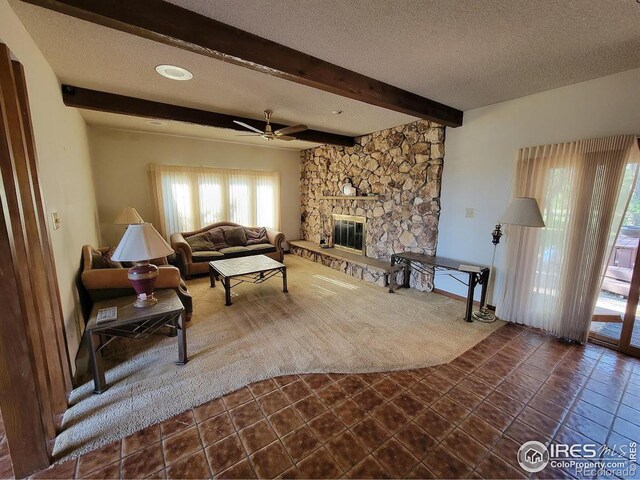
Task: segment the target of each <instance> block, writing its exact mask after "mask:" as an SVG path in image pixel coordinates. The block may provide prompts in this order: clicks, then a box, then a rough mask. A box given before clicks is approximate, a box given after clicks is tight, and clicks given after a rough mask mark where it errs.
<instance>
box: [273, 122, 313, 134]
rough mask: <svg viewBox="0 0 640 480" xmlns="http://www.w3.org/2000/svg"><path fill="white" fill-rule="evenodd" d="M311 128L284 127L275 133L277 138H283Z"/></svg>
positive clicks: (301, 126) (298, 126) (302, 126)
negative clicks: (282, 136)
mask: <svg viewBox="0 0 640 480" xmlns="http://www.w3.org/2000/svg"><path fill="white" fill-rule="evenodd" d="M308 128H309V127H307V126H306V125H302V124H300V125H292V126H290V127H284V128H281V129H280V130H276V131H275V132H273V133H275V134H276V135H277V136H281V135H290V134H292V133H298V132H302V131H304V130H307V129H308Z"/></svg>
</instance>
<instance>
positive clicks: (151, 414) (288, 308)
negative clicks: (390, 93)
mask: <svg viewBox="0 0 640 480" xmlns="http://www.w3.org/2000/svg"><path fill="white" fill-rule="evenodd" d="M285 263H286V264H287V270H288V283H289V293H286V294H285V293H282V291H281V288H282V282H281V281H280V278H272V279H270V280H268V281H266V282H264V283H262V284H260V285H251V284H243V285H240V286H238V287H236V288H235V289H233V297H232V298H233V305H232V306H229V307H225V306H224V290H223V289H222V288H221V286H220V285H219V284H218V286H217V287H216V288H210V287H209V280H208V278H206V277H201V278H197V279H194V280H190V281H189V282H188V286H189V290H190V291H191V293H192V295H193V304H194V315H193V319H192V321H191V322H190V324H189V326H188V329H187V345H188V355H189V362H188V363H187V364H186V365H184V366H178V365H176V364H175V360H176V358H177V343H176V339H175V338H170V337H165V336H154V337H152V338H150V339H147V340H143V341H137V342H136V341H130V340H120V339H118V340H116V341H115V342H112V343H111V344H110V345H109V347H110V350H109V353H108V356H107V358H106V362H105V363H106V365H105V367H106V369H107V370H106V380H107V383H108V384H109V385H110V388H109V389H108V390H107V391H106V392H105V393H103V394H101V395H94V394H93V393H92V389H93V383H92V382H87V383H85V384H84V385H82V386H80V387H78V388H76V389H75V390H74V391H73V392H72V394H71V398H70V404H71V407H70V408H69V409H68V410H67V412H66V413H65V415H64V420H63V430H62V432H61V433H60V435H59V436H58V438H57V439H56V442H55V447H54V454H55V456H56V459H58V460H65V459H68V458H73V457H76V456H78V455H80V454H82V453H85V452H87V451H90V450H93V449H95V448H97V447H99V446H102V445H106V444H108V443H111V442H112V441H114V440H117V439H119V438H124V437H125V436H127V435H129V434H131V433H133V432H135V431H137V430H139V429H142V428H144V427H147V426H149V425H151V424H154V423H158V422H160V421H162V420H165V419H167V418H170V417H172V416H174V415H176V414H178V413H180V412H182V411H184V410H187V409H189V408H192V407H195V406H197V405H200V404H202V403H204V402H206V401H208V400H211V399H213V398H216V397H219V396H222V395H224V394H226V393H229V392H231V391H234V390H237V389H238V388H241V387H243V386H245V385H247V384H249V383H252V382H255V381H259V380H263V379H265V378H268V377H274V376H278V375H284V374H292V373H317V372H324V373H332V372H334V373H365V372H374V371H391V370H402V369H409V368H421V367H427V366H433V365H438V364H442V363H447V362H450V361H451V360H453V359H454V358H456V357H457V356H459V355H460V354H462V353H463V352H465V351H466V350H467V349H469V348H471V347H473V346H474V345H475V344H476V343H478V342H479V341H481V340H482V339H484V338H485V337H487V336H488V335H489V334H491V332H493V331H494V330H496V329H497V328H499V327H500V326H501V325H502V322H499V321H498V322H495V323H492V324H486V323H479V322H474V323H466V322H465V321H464V320H463V315H464V308H465V305H464V303H463V302H461V301H458V300H454V299H451V298H448V297H445V296H442V295H438V294H434V293H424V292H419V291H416V290H413V289H400V290H398V291H397V293H394V294H390V293H387V290H386V289H385V288H383V287H380V286H378V285H375V284H372V283H368V282H365V281H362V280H358V279H355V278H353V277H351V276H348V275H346V274H344V273H341V272H339V271H336V270H332V269H330V268H328V267H324V266H321V265H319V264H316V263H313V262H311V261H309V260H305V259H302V258H299V257H297V256H294V255H288V256H287V257H286V259H285Z"/></svg>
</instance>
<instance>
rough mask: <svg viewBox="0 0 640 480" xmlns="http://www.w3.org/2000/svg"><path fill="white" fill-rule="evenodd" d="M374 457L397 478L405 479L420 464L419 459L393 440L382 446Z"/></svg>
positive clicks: (375, 452)
mask: <svg viewBox="0 0 640 480" xmlns="http://www.w3.org/2000/svg"><path fill="white" fill-rule="evenodd" d="M372 455H373V457H374V458H375V459H376V460H377V461H378V462H379V463H380V465H382V466H383V467H384V469H385V470H386V471H387V472H389V473H391V474H392V475H393V476H394V477H397V478H400V477H405V476H406V475H407V474H408V473H409V472H410V471H411V470H413V468H414V467H415V466H416V465H417V464H418V459H417V458H416V457H414V456H413V455H412V454H411V453H410V452H409V451H408V450H407V449H406V448H404V447H403V446H402V444H401V443H400V442H398V441H397V440H395V439H393V438H392V439H390V440H387V441H386V442H385V443H384V444H382V445H381V446H380V447H379V448H378V449H376V450H375V451H374V452H373V453H372Z"/></svg>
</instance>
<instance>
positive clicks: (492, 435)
mask: <svg viewBox="0 0 640 480" xmlns="http://www.w3.org/2000/svg"><path fill="white" fill-rule="evenodd" d="M460 429H461V430H462V431H463V432H465V433H466V434H467V435H469V436H471V437H473V438H475V439H476V440H477V441H478V442H480V443H481V444H482V445H484V446H485V447H490V446H491V445H493V444H494V443H495V442H496V441H497V440H498V439H499V438H500V437H501V436H502V432H501V431H500V430H498V429H497V428H495V427H493V426H491V425H490V424H488V423H487V422H485V421H484V420H482V419H481V418H480V417H478V416H476V415H474V414H471V415H469V416H468V417H467V418H465V419H464V421H463V422H462V423H461V424H460Z"/></svg>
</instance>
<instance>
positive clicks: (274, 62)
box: [23, 0, 463, 127]
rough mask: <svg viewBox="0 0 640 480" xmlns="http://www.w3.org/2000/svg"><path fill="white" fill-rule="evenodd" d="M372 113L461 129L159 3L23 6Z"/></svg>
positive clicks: (447, 116) (365, 80)
mask: <svg viewBox="0 0 640 480" xmlns="http://www.w3.org/2000/svg"><path fill="white" fill-rule="evenodd" d="M23 1H25V2H27V3H31V4H34V5H38V6H40V7H44V8H47V9H49V10H53V11H56V12H60V13H64V14H66V15H70V16H73V17H76V18H80V19H82V20H86V21H88V22H92V23H96V24H99V25H103V26H106V27H109V28H113V29H116V30H119V31H122V32H126V33H130V34H133V35H137V36H140V37H144V38H147V39H150V40H154V41H157V42H161V43H164V44H167V45H170V46H173V47H177V48H181V49H183V50H188V51H191V52H195V53H198V54H201V55H206V56H208V57H211V58H215V59H216V60H222V61H224V62H229V63H233V64H235V65H240V66H243V67H246V68H250V69H252V70H256V71H258V72H262V73H266V74H269V75H273V76H276V77H279V78H284V79H286V80H290V81H292V82H296V83H299V84H302V85H307V86H309V87H313V88H317V89H319V90H324V91H326V92H331V93H334V94H336V95H340V96H343V97H347V98H351V99H354V100H358V101H361V102H364V103H368V104H371V105H376V106H378V107H382V108H386V109H389V110H394V111H397V112H402V113H405V114H407V115H412V116H414V117H418V118H424V119H427V120H431V121H435V122H438V123H441V124H443V125H447V126H450V127H458V126H460V125H462V115H463V114H462V111H460V110H457V109H455V108H453V107H450V106H447V105H444V104H442V103H438V102H436V101H433V100H430V99H428V98H425V97H422V96H420V95H416V94H415V93H411V92H408V91H406V90H402V89H400V88H398V87H394V86H393V85H389V84H387V83H384V82H381V81H378V80H375V79H373V78H370V77H367V76H365V75H362V74H360V73H356V72H353V71H351V70H347V69H346V68H342V67H340V66H338V65H334V64H332V63H329V62H325V61H324V60H321V59H319V58H316V57H312V56H311V55H307V54H305V53H302V52H300V51H297V50H294V49H292V48H289V47H286V46H284V45H281V44H279V43H276V42H272V41H271V40H267V39H265V38H262V37H259V36H257V35H253V34H251V33H249V32H246V31H243V30H240V29H238V28H235V27H232V26H230V25H226V24H224V23H221V22H219V21H217V20H214V19H212V18H209V17H207V16H204V15H200V14H198V13H196V12H193V11H191V10H187V9H184V8H182V7H179V6H177V5H173V4H171V3H167V2H165V1H163V0H135V1H132V0H118V1H115V0H23Z"/></svg>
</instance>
